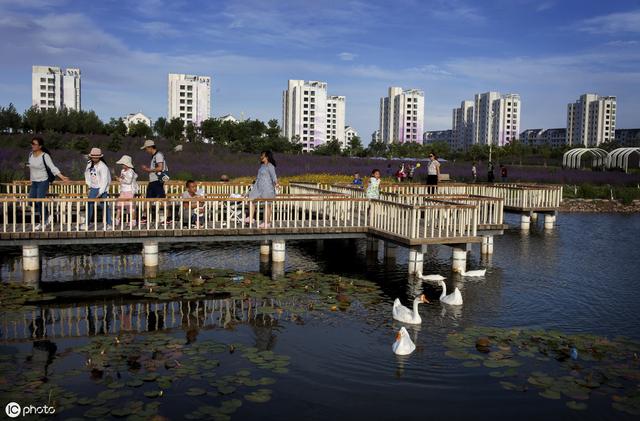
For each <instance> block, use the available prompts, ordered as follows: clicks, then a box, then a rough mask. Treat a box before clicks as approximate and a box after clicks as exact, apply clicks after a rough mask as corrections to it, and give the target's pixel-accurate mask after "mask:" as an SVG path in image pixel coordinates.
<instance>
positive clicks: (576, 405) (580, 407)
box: [565, 401, 587, 411]
mask: <svg viewBox="0 0 640 421" xmlns="http://www.w3.org/2000/svg"><path fill="white" fill-rule="evenodd" d="M565 405H567V408H570V409H573V410H576V411H584V410H585V409H587V404H586V403H584V402H576V401H569V402H567V403H566V404H565Z"/></svg>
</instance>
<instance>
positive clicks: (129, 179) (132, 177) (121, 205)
mask: <svg viewBox="0 0 640 421" xmlns="http://www.w3.org/2000/svg"><path fill="white" fill-rule="evenodd" d="M116 164H118V165H122V170H121V171H120V177H119V180H120V197H118V214H117V216H116V227H119V226H120V218H121V217H122V218H124V217H125V216H126V215H130V216H131V220H130V221H129V226H130V227H131V228H133V227H134V226H135V225H136V209H135V207H134V206H133V201H132V200H131V199H133V197H134V196H135V195H136V194H138V181H137V180H138V174H137V173H136V171H135V170H134V169H133V168H134V166H133V160H132V159H131V157H130V156H129V155H122V158H120V159H119V160H118V162H116ZM125 208H127V210H126V211H125Z"/></svg>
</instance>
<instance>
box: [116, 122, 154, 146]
mask: <svg viewBox="0 0 640 421" xmlns="http://www.w3.org/2000/svg"><path fill="white" fill-rule="evenodd" d="M142 124H144V123H142ZM145 125H146V124H145ZM147 127H149V126H147ZM121 147H122V137H121V136H120V135H119V134H118V133H111V138H110V140H109V144H108V145H107V149H108V150H110V151H111V152H118V151H119V150H120V148H121Z"/></svg>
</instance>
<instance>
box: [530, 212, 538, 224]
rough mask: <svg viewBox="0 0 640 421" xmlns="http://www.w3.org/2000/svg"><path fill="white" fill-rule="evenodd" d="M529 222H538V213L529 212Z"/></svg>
mask: <svg viewBox="0 0 640 421" xmlns="http://www.w3.org/2000/svg"><path fill="white" fill-rule="evenodd" d="M531 222H538V213H537V212H531Z"/></svg>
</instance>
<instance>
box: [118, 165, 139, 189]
mask: <svg viewBox="0 0 640 421" xmlns="http://www.w3.org/2000/svg"><path fill="white" fill-rule="evenodd" d="M136 180H138V174H136V172H135V171H133V168H129V169H126V170H125V169H123V170H122V171H120V191H121V192H131V193H133V194H136V193H138V183H137V181H136Z"/></svg>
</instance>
